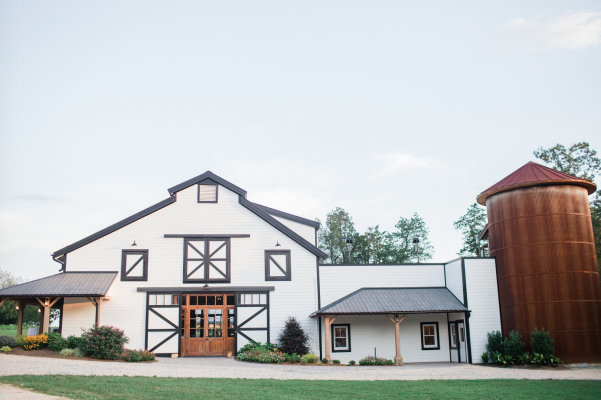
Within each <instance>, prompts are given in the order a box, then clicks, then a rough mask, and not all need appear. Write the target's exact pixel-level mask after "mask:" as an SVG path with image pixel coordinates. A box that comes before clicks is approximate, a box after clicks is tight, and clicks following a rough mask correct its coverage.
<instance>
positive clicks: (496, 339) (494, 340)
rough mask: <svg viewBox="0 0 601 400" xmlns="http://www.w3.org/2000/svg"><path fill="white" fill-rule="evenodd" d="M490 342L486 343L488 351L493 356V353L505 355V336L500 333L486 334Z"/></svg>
mask: <svg viewBox="0 0 601 400" xmlns="http://www.w3.org/2000/svg"><path fill="white" fill-rule="evenodd" d="M486 337H487V338H488V341H487V343H486V351H487V352H488V354H490V355H492V353H493V352H497V353H501V354H503V335H502V334H501V332H499V331H493V332H488V333H487V334H486Z"/></svg>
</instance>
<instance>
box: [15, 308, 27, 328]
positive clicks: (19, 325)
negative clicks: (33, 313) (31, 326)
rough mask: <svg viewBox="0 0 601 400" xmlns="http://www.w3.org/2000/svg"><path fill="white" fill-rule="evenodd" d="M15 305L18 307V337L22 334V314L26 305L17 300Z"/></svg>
mask: <svg viewBox="0 0 601 400" xmlns="http://www.w3.org/2000/svg"><path fill="white" fill-rule="evenodd" d="M17 304H18V305H19V310H18V311H17V336H19V335H22V334H23V314H24V313H25V307H27V303H26V302H25V301H23V300H19V302H18V303H17Z"/></svg>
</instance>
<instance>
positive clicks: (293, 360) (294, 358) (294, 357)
mask: <svg viewBox="0 0 601 400" xmlns="http://www.w3.org/2000/svg"><path fill="white" fill-rule="evenodd" d="M300 360H301V358H300V356H299V355H297V354H296V353H292V355H289V356H286V362H289V363H299V362H300Z"/></svg>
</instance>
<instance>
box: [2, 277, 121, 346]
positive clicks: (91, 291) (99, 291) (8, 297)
mask: <svg viewBox="0 0 601 400" xmlns="http://www.w3.org/2000/svg"><path fill="white" fill-rule="evenodd" d="M116 276H117V272H63V273H60V274H56V275H52V276H48V277H46V278H41V279H37V280H35V281H31V282H26V283H22V284H20V285H15V286H10V287H7V288H4V289H0V306H1V305H2V304H4V303H5V302H7V301H14V302H15V303H17V306H16V307H17V311H18V317H17V335H22V334H23V314H24V310H25V307H26V306H27V305H28V304H32V305H35V306H39V307H40V314H41V315H40V330H41V332H40V333H48V331H49V329H50V310H51V309H53V308H54V309H62V305H63V303H64V300H65V298H67V297H81V298H85V299H87V300H88V301H89V302H91V303H92V304H93V305H94V307H95V313H96V315H95V325H96V326H99V325H100V312H101V306H102V302H103V301H106V300H109V299H110V297H109V296H107V292H108V291H109V289H110V287H111V285H112V284H113V281H114V280H115V277H116ZM61 321H62V312H61Z"/></svg>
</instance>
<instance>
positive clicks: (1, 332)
mask: <svg viewBox="0 0 601 400" xmlns="http://www.w3.org/2000/svg"><path fill="white" fill-rule="evenodd" d="M4 335H7V336H12V337H15V336H17V327H16V326H15V327H14V329H13V328H8V329H7V328H4V327H3V328H0V336H4Z"/></svg>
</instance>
